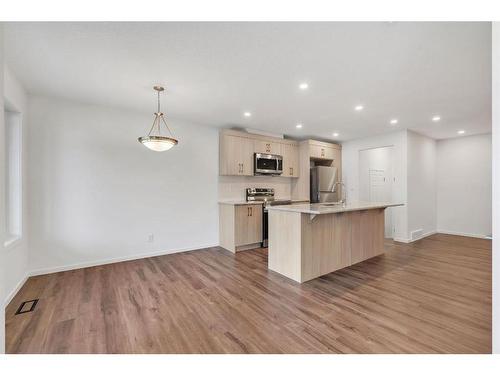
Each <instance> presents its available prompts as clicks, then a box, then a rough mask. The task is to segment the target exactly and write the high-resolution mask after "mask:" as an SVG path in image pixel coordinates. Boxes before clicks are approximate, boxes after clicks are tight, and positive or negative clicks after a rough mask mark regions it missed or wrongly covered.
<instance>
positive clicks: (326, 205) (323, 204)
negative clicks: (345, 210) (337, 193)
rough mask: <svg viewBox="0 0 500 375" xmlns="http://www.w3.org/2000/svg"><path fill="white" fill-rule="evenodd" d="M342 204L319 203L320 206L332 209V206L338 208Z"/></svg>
mask: <svg viewBox="0 0 500 375" xmlns="http://www.w3.org/2000/svg"><path fill="white" fill-rule="evenodd" d="M341 204H342V202H335V203H320V206H325V207H334V206H340V205H341Z"/></svg>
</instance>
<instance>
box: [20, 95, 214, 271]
mask: <svg viewBox="0 0 500 375" xmlns="http://www.w3.org/2000/svg"><path fill="white" fill-rule="evenodd" d="M29 120H30V121H29V132H28V133H29V134H28V147H29V157H28V160H29V166H28V167H29V170H30V174H29V181H28V183H29V185H30V191H29V197H30V199H29V206H30V222H29V227H30V257H29V258H30V259H29V262H30V269H31V270H33V272H35V273H45V272H48V271H54V270H58V269H67V268H71V267H78V266H84V265H89V264H96V263H101V262H107V261H113V260H120V259H127V258H135V257H140V256H147V255H150V254H153V253H169V252H175V251H179V250H183V249H192V248H203V247H208V246H214V245H217V244H218V211H217V174H218V133H217V130H216V129H213V128H208V127H201V126H196V125H192V124H186V123H181V122H176V121H170V124H171V126H172V127H173V130H174V133H175V134H176V136H177V137H178V138H179V145H178V146H176V147H174V148H173V149H172V150H170V151H167V152H164V153H156V152H153V151H150V150H148V149H146V148H145V147H144V146H142V145H141V144H140V143H138V141H137V137H138V136H141V135H143V134H145V132H146V131H147V130H149V126H150V123H151V121H152V114H147V113H144V114H143V113H134V112H127V111H124V110H118V109H111V108H106V107H100V106H90V105H82V104H77V103H73V102H69V101H64V100H58V99H52V98H45V97H33V98H32V97H30V99H29ZM150 233H153V234H154V242H153V243H149V242H148V235H149V234H150Z"/></svg>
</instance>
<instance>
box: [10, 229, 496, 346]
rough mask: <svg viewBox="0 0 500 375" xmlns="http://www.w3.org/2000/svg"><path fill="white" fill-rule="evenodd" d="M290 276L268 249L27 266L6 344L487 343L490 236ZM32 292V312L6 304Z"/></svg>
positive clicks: (408, 248)
mask: <svg viewBox="0 0 500 375" xmlns="http://www.w3.org/2000/svg"><path fill="white" fill-rule="evenodd" d="M386 248H387V251H386V254H384V255H382V256H379V257H377V258H373V259H370V260H367V261H364V262H362V263H359V264H357V265H354V266H351V267H349V268H346V269H343V270H340V271H337V272H334V273H331V274H329V275H326V276H323V277H321V278H319V279H316V280H312V281H310V282H307V283H305V284H302V285H300V284H297V283H295V282H293V281H290V280H288V279H286V278H284V277H282V276H280V275H278V274H276V273H274V272H272V271H269V270H268V269H267V250H266V249H258V250H251V251H246V252H241V253H238V254H237V255H236V256H235V255H233V254H231V253H229V252H227V251H225V250H223V249H221V248H210V249H206V250H199V251H192V252H186V253H178V254H172V255H165V256H159V257H154V258H148V259H142V260H136V261H129V262H122V263H116V264H110V265H105V266H98V267H90V268H85V269H80V270H75V271H68V272H60V273H56V274H50V275H44V276H37V277H31V278H30V279H29V280H28V281H27V282H26V284H25V285H24V286H23V288H22V289H21V290H20V292H19V293H18V294H17V295H16V297H15V298H14V299H13V301H12V302H11V303H10V304H9V306H8V307H7V310H6V314H7V316H6V336H7V338H6V341H7V342H6V344H7V351H8V352H9V353H490V352H491V241H488V240H482V239H474V238H465V237H458V236H449V235H442V234H437V235H433V236H431V237H428V238H425V239H423V240H420V241H418V242H415V243H413V244H400V243H395V242H392V241H387V242H386ZM34 298H39V302H38V305H37V306H36V308H35V311H34V312H31V313H26V314H21V315H14V313H15V312H16V310H17V308H18V306H19V304H20V303H21V302H22V301H25V300H31V299H34Z"/></svg>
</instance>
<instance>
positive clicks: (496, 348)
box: [492, 22, 500, 354]
mask: <svg viewBox="0 0 500 375" xmlns="http://www.w3.org/2000/svg"><path fill="white" fill-rule="evenodd" d="M492 46H493V47H492V48H493V64H492V69H493V155H492V156H493V157H492V159H493V353H497V354H498V353H500V241H499V239H500V23H498V22H493V42H492Z"/></svg>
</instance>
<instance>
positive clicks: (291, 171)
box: [290, 168, 293, 176]
mask: <svg viewBox="0 0 500 375" xmlns="http://www.w3.org/2000/svg"><path fill="white" fill-rule="evenodd" d="M290 176H293V168H290Z"/></svg>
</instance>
